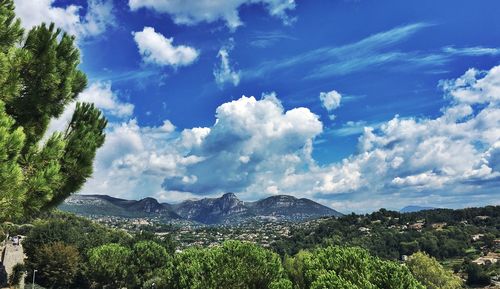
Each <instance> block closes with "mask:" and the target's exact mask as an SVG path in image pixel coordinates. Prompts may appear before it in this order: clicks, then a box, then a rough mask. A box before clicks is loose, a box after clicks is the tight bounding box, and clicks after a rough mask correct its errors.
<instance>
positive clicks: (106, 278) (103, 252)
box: [89, 244, 132, 288]
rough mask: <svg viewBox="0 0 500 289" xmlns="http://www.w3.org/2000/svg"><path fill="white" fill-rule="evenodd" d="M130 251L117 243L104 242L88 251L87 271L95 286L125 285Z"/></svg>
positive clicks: (127, 278) (120, 286)
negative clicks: (104, 243)
mask: <svg viewBox="0 0 500 289" xmlns="http://www.w3.org/2000/svg"><path fill="white" fill-rule="evenodd" d="M131 255H132V251H131V250H130V249H128V248H127V247H124V246H121V245H118V244H106V245H102V246H100V247H97V248H94V249H92V250H90V251H89V271H90V276H91V279H92V281H93V287H95V288H122V287H126V286H127V283H128V282H127V281H129V277H130V273H129V271H128V267H127V264H129V261H130V257H131Z"/></svg>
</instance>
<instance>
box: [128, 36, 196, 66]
mask: <svg viewBox="0 0 500 289" xmlns="http://www.w3.org/2000/svg"><path fill="white" fill-rule="evenodd" d="M132 34H133V36H134V40H135V42H136V43H137V47H138V48H139V53H140V54H141V56H142V59H143V60H144V61H145V62H146V63H152V64H156V65H160V66H166V65H169V66H174V67H176V66H187V65H190V64H191V63H193V62H194V61H196V59H197V58H198V55H199V52H198V51H197V50H196V49H194V48H192V47H189V46H184V45H179V46H174V45H173V41H174V39H173V38H166V37H165V36H163V35H162V34H160V33H158V32H156V31H155V30H154V28H152V27H144V29H143V30H142V31H140V32H133V33H132Z"/></svg>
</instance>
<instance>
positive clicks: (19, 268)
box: [9, 263, 26, 288]
mask: <svg viewBox="0 0 500 289" xmlns="http://www.w3.org/2000/svg"><path fill="white" fill-rule="evenodd" d="M25 272H26V266H25V265H24V264H20V263H19V264H16V265H14V267H13V268H12V273H11V274H10V276H9V286H10V287H14V288H17V287H18V286H19V284H20V283H21V279H22V278H23V275H24V273H25Z"/></svg>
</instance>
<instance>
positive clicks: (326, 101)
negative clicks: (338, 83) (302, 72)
mask: <svg viewBox="0 0 500 289" xmlns="http://www.w3.org/2000/svg"><path fill="white" fill-rule="evenodd" d="M319 99H320V100H321V104H322V105H323V107H324V108H325V109H326V110H327V111H328V113H331V112H332V111H333V110H335V109H336V108H338V107H339V106H340V100H341V99H342V95H341V94H340V93H338V92H337V91H336V90H332V91H329V92H321V93H320V94H319ZM334 118H335V115H333V114H330V119H332V120H333V119H334Z"/></svg>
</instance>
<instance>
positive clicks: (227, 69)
mask: <svg viewBox="0 0 500 289" xmlns="http://www.w3.org/2000/svg"><path fill="white" fill-rule="evenodd" d="M232 48H233V46H232V45H230V46H225V47H222V48H221V49H220V50H219V52H218V53H217V57H219V58H220V64H219V65H218V66H217V67H215V68H214V72H213V73H214V77H215V82H216V83H217V84H218V85H219V86H223V85H224V84H225V83H226V82H229V83H232V84H233V85H234V86H238V84H239V83H240V72H239V71H235V70H234V69H233V68H232V67H231V63H230V61H229V51H231V50H232Z"/></svg>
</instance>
